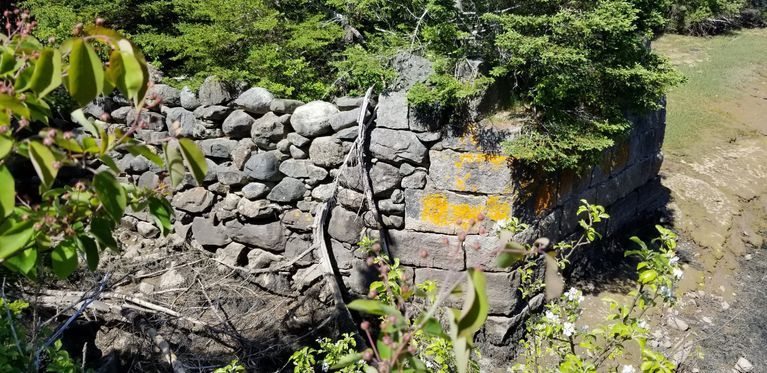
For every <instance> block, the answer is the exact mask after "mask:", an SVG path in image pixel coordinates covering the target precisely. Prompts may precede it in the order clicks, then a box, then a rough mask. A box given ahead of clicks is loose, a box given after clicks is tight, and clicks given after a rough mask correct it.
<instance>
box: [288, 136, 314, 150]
mask: <svg viewBox="0 0 767 373" xmlns="http://www.w3.org/2000/svg"><path fill="white" fill-rule="evenodd" d="M286 138H287V139H288V141H290V143H291V144H293V145H295V146H297V147H299V148H303V147H304V146H306V145H309V143H310V142H312V140H311V139H308V138H306V137H303V136H301V135H299V134H297V133H295V132H291V133H289V134H288V135H287V137H286Z"/></svg>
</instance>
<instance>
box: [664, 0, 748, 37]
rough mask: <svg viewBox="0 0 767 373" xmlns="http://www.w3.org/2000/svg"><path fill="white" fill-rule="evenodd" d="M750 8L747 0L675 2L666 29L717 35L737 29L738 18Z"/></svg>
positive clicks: (677, 0) (683, 0)
mask: <svg viewBox="0 0 767 373" xmlns="http://www.w3.org/2000/svg"><path fill="white" fill-rule="evenodd" d="M750 6H751V2H750V1H748V0H676V1H675V2H674V5H673V6H672V7H671V15H670V17H669V26H668V27H669V29H671V30H674V31H677V32H680V33H685V34H692V35H711V34H718V33H721V32H723V31H727V30H729V29H732V28H736V27H738V26H739V24H738V17H739V16H740V14H741V12H743V11H744V10H746V9H748V8H749V7H750Z"/></svg>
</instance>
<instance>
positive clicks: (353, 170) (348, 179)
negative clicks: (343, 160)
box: [331, 165, 364, 192]
mask: <svg viewBox="0 0 767 373" xmlns="http://www.w3.org/2000/svg"><path fill="white" fill-rule="evenodd" d="M331 171H332V170H331ZM332 175H333V173H332V172H331V176H332ZM338 184H339V185H341V186H342V187H345V188H349V189H352V190H356V191H358V192H362V191H363V188H364V184H363V181H362V168H361V167H360V166H359V165H356V166H353V167H349V166H343V167H341V168H339V169H338Z"/></svg>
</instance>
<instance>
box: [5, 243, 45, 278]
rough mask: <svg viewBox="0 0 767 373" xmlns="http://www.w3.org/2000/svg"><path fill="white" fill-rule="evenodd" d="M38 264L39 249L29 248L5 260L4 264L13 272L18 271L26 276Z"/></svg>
mask: <svg viewBox="0 0 767 373" xmlns="http://www.w3.org/2000/svg"><path fill="white" fill-rule="evenodd" d="M36 263H37V249H35V248H29V249H26V250H22V251H20V252H18V253H17V254H16V255H14V256H12V257H10V258H8V259H6V260H5V262H4V263H3V264H5V266H6V267H8V268H10V269H11V270H14V271H17V272H19V273H21V274H23V275H25V276H27V275H29V273H30V272H31V271H32V270H33V269H34V268H35V264H36Z"/></svg>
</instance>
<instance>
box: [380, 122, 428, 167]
mask: <svg viewBox="0 0 767 373" xmlns="http://www.w3.org/2000/svg"><path fill="white" fill-rule="evenodd" d="M370 152H371V153H372V154H373V156H374V157H377V158H379V159H383V160H388V161H392V162H396V163H401V162H406V161H407V162H413V163H415V164H419V165H420V164H424V163H425V162H426V154H427V151H426V147H425V146H424V145H423V144H422V143H421V142H420V141H419V140H418V138H417V137H416V136H415V134H414V133H412V132H407V131H395V130H391V129H387V128H375V129H373V131H372V133H371V135H370Z"/></svg>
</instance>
